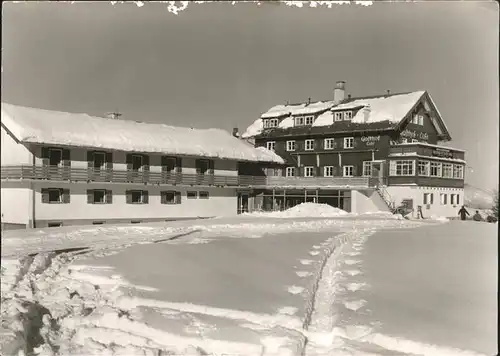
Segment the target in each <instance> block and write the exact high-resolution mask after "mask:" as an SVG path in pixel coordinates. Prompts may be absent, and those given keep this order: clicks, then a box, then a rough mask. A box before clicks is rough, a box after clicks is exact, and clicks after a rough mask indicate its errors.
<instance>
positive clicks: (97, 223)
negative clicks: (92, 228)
mask: <svg viewBox="0 0 500 356" xmlns="http://www.w3.org/2000/svg"><path fill="white" fill-rule="evenodd" d="M103 224H104V221H92V225H103Z"/></svg>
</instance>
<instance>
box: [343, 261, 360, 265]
mask: <svg viewBox="0 0 500 356" xmlns="http://www.w3.org/2000/svg"><path fill="white" fill-rule="evenodd" d="M360 263H361V261H360V260H345V264H346V265H350V266H351V265H357V264H360Z"/></svg>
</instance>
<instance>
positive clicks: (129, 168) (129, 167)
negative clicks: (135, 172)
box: [126, 153, 132, 171]
mask: <svg viewBox="0 0 500 356" xmlns="http://www.w3.org/2000/svg"><path fill="white" fill-rule="evenodd" d="M126 162H127V171H131V170H132V155H131V154H130V153H127V158H126Z"/></svg>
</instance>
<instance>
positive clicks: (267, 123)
mask: <svg viewBox="0 0 500 356" xmlns="http://www.w3.org/2000/svg"><path fill="white" fill-rule="evenodd" d="M272 127H278V119H266V120H264V128H265V129H269V128H272Z"/></svg>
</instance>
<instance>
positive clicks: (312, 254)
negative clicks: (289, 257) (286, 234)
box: [309, 251, 319, 256]
mask: <svg viewBox="0 0 500 356" xmlns="http://www.w3.org/2000/svg"><path fill="white" fill-rule="evenodd" d="M309 254H310V255H311V256H316V255H319V251H311V252H309Z"/></svg>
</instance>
